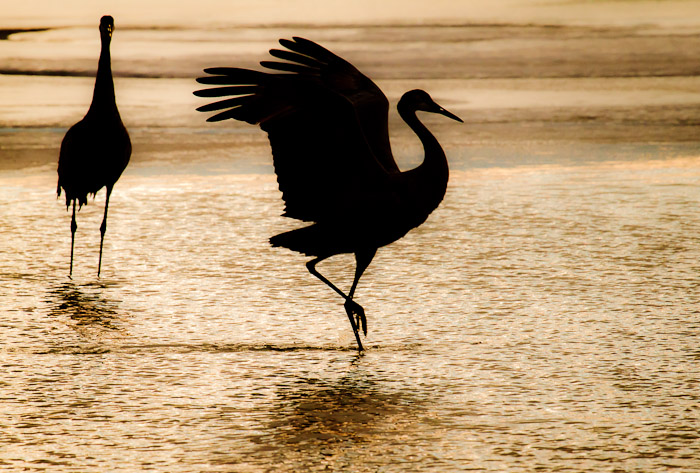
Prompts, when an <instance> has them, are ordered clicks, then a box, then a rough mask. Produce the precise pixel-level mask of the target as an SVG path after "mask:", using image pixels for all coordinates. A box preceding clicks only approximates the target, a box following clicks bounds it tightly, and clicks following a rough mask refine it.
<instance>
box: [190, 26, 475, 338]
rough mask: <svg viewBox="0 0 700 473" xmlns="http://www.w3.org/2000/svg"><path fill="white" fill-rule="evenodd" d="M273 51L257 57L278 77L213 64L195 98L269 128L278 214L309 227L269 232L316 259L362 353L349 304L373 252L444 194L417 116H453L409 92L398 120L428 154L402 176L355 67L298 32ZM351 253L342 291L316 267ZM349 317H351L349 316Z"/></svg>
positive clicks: (375, 103) (361, 317) (439, 164)
mask: <svg viewBox="0 0 700 473" xmlns="http://www.w3.org/2000/svg"><path fill="white" fill-rule="evenodd" d="M280 44H281V45H282V46H284V47H286V48H287V50H278V49H272V50H270V54H271V55H272V56H274V57H276V58H279V59H283V60H285V61H288V62H275V61H263V62H261V65H262V66H264V67H266V68H268V69H273V70H276V71H281V72H279V73H277V72H276V73H268V72H259V71H252V70H247V69H239V68H229V67H219V68H211V69H205V71H204V72H206V73H208V74H211V76H207V77H203V78H199V79H197V81H198V82H200V83H202V84H210V85H226V87H218V88H211V89H205V90H199V91H196V92H195V95H198V96H200V97H224V96H235V97H234V98H228V99H225V100H222V101H219V102H215V103H211V104H209V105H205V106H202V107H199V108H198V109H197V110H199V111H202V112H208V111H213V110H224V111H222V112H220V113H218V114H217V115H214V116H212V117H210V118H208V120H207V121H220V120H225V119H228V118H233V119H236V120H241V121H245V122H248V123H251V124H258V125H260V128H262V129H263V130H264V131H266V132H267V133H268V137H269V140H270V145H271V147H272V155H273V160H274V166H275V172H276V173H277V181H278V183H279V188H280V191H282V198H283V199H284V201H285V203H286V206H285V212H284V214H283V215H284V216H286V217H291V218H295V219H298V220H302V221H306V222H314V223H313V224H311V225H309V226H307V227H304V228H300V229H297V230H292V231H289V232H286V233H282V234H280V235H276V236H274V237H272V238H270V243H272V245H273V246H283V247H285V248H289V249H291V250H294V251H297V252H300V253H303V254H306V255H308V256H314V257H315V258H314V259H312V260H311V261H309V262H308V263H307V264H306V266H307V268H308V269H309V271H310V272H311V274H313V275H314V276H316V277H317V278H319V279H320V280H321V281H323V282H324V283H325V284H327V285H328V286H329V287H331V288H332V289H333V290H334V291H335V292H337V293H338V294H340V295H341V296H342V297H343V298H344V299H345V311H346V312H347V315H348V318H349V319H350V324H351V325H352V329H353V332H354V334H355V339H356V340H357V345H358V348H359V350H360V351H362V350H363V347H362V342H361V341H360V336H359V334H358V331H357V328H358V325H361V327H362V330H363V332H364V333H365V335H367V320H366V318H365V313H364V309H363V308H362V307H361V306H360V305H359V304H358V303H356V302H355V301H354V300H353V297H354V295H355V289H356V288H357V283H358V281H359V280H360V277H361V276H362V273H363V272H364V271H365V269H367V267H368V266H369V264H370V262H371V261H372V258H373V257H374V255H375V253H376V251H377V249H378V248H379V247H381V246H384V245H388V244H389V243H392V242H394V241H396V240H398V239H399V238H401V237H402V236H404V235H405V234H406V233H407V232H408V231H409V230H411V229H412V228H415V227H417V226H418V225H420V224H422V223H423V222H424V221H425V220H426V219H427V218H428V215H429V214H430V213H431V212H432V211H433V210H435V209H436V208H437V206H438V205H439V204H440V202H441V201H442V198H443V197H444V195H445V190H446V188H447V179H448V174H449V171H448V166H447V159H446V158H445V153H444V152H443V150H442V148H441V147H440V144H439V143H438V141H437V140H436V139H435V137H434V136H433V135H432V134H431V133H430V131H428V129H427V128H426V127H425V126H424V125H423V124H422V123H421V122H420V121H419V120H418V118H417V117H416V111H419V110H422V111H426V112H434V113H440V114H442V115H445V116H447V117H449V118H452V119H454V120H457V121H460V122H461V121H462V120H460V119H459V118H458V117H457V116H455V115H453V114H452V113H450V112H448V111H447V110H445V109H443V108H442V107H440V106H439V105H438V104H436V103H435V102H434V101H433V100H432V99H431V98H430V96H429V95H428V94H427V93H426V92H424V91H422V90H411V91H410V92H406V93H405V94H404V95H403V97H401V100H400V101H399V104H398V111H399V114H400V115H401V118H403V119H404V121H405V122H406V123H407V124H408V126H410V127H411V129H413V131H414V132H415V133H416V134H417V135H418V138H420V140H421V141H422V143H423V147H424V150H425V159H424V161H423V163H422V164H421V165H420V166H418V167H417V168H415V169H411V170H410V171H406V172H401V171H400V170H399V168H398V166H397V165H396V162H395V161H394V157H393V155H392V153H391V147H390V145H389V133H388V111H389V102H388V100H387V98H386V97H385V96H384V94H383V93H382V91H381V90H380V89H379V87H377V85H376V84H375V83H374V82H372V81H371V80H370V79H369V78H368V77H366V76H365V75H363V74H362V73H361V72H360V71H358V70H357V69H356V68H355V67H354V66H353V65H352V64H350V63H349V62H347V61H345V60H344V59H342V58H340V57H338V56H336V55H335V54H333V53H332V52H330V51H328V50H327V49H325V48H323V47H321V46H319V45H318V44H316V43H314V42H312V41H309V40H307V39H303V38H297V37H295V38H294V39H293V40H286V39H282V40H280ZM341 253H354V254H355V259H356V268H355V278H354V280H353V283H352V287H351V288H350V292H349V293H348V294H347V295H346V294H345V293H343V292H342V291H341V290H340V289H338V288H337V287H336V286H335V285H334V284H333V283H331V282H330V281H329V280H328V279H326V278H325V277H324V276H323V275H321V274H320V273H319V272H318V271H317V270H316V265H317V264H318V263H319V262H320V261H322V260H324V259H326V258H329V257H331V256H333V255H337V254H341ZM355 317H356V318H357V320H355Z"/></svg>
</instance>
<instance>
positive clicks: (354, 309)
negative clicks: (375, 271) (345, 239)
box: [345, 248, 377, 337]
mask: <svg viewBox="0 0 700 473" xmlns="http://www.w3.org/2000/svg"><path fill="white" fill-rule="evenodd" d="M376 253H377V250H376V248H373V249H371V250H369V251H358V252H357V253H355V279H353V281H352V287H351V288H350V294H348V297H347V299H346V300H345V312H347V313H348V317H352V315H353V314H354V315H356V316H357V326H359V327H362V332H363V333H364V334H365V337H366V336H367V318H366V317H365V310H364V309H363V308H362V306H361V305H360V304H358V303H357V302H355V301H354V300H353V299H352V298H353V297H354V296H355V289H357V283H358V282H360V278H361V277H362V274H363V273H364V272H365V270H366V269H367V267H368V266H369V264H370V263H371V262H372V258H374V255H375V254H376Z"/></svg>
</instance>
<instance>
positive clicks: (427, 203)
mask: <svg viewBox="0 0 700 473" xmlns="http://www.w3.org/2000/svg"><path fill="white" fill-rule="evenodd" d="M398 109H399V115H401V118H403V120H404V121H405V122H406V124H407V125H408V126H410V127H411V129H412V130H413V131H414V133H415V134H416V135H417V136H418V138H419V139H420V140H421V143H423V150H424V151H425V157H424V158H423V162H422V163H421V164H420V165H419V166H418V167H417V168H415V169H411V170H410V171H406V172H405V173H402V174H403V175H404V177H405V178H406V179H407V180H408V181H409V182H410V194H412V195H410V196H408V197H407V198H408V200H409V201H412V202H413V205H414V206H415V207H416V208H417V209H419V210H420V211H419V212H418V213H417V214H416V222H414V224H416V225H419V224H420V223H422V222H423V221H425V219H426V218H427V217H428V215H429V214H430V213H431V212H432V211H433V210H435V209H436V208H437V207H438V205H440V202H442V199H443V198H444V197H445V192H446V191H447V181H448V179H449V174H450V170H449V168H448V166H447V158H446V157H445V152H444V151H443V150H442V146H440V143H438V141H437V139H435V137H434V136H433V134H432V133H430V131H429V130H428V129H427V128H426V127H425V125H423V124H422V123H421V122H420V120H418V117H416V110H415V108H413V107H411V106H408V107H407V106H406V105H405V104H402V103H401V102H399V107H398ZM418 197H419V198H418Z"/></svg>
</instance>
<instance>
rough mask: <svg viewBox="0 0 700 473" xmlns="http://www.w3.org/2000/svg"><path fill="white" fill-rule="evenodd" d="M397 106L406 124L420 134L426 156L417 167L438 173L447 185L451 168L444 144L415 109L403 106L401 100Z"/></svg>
mask: <svg viewBox="0 0 700 473" xmlns="http://www.w3.org/2000/svg"><path fill="white" fill-rule="evenodd" d="M397 108H398V111H399V115H400V116H401V118H403V121H405V122H406V124H407V125H408V126H409V127H411V129H412V130H413V132H414V133H415V134H416V135H417V136H418V138H419V139H420V141H421V143H422V144H423V151H424V152H425V157H424V158H423V162H422V163H421V164H420V166H418V168H417V169H423V170H425V171H428V170H429V171H430V172H431V174H438V175H439V177H441V178H443V179H444V181H445V185H447V178H448V175H449V168H448V166H447V158H446V157H445V152H444V151H443V149H442V146H440V143H438V140H437V139H436V138H435V136H433V134H432V133H431V132H430V130H428V128H427V127H426V126H425V125H423V123H421V121H420V120H419V119H418V117H417V116H416V110H415V109H413V108H411V107H407V106H405V105H403V106H402V104H401V102H399V106H398V107H397ZM435 177H437V176H435ZM435 177H433V178H435Z"/></svg>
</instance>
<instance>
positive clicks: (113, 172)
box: [57, 16, 131, 277]
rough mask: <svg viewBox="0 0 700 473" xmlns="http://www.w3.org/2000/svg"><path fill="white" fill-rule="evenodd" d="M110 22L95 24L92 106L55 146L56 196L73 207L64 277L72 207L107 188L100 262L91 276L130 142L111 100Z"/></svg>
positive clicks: (105, 18) (108, 19)
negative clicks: (97, 42)
mask: <svg viewBox="0 0 700 473" xmlns="http://www.w3.org/2000/svg"><path fill="white" fill-rule="evenodd" d="M113 30H114V20H113V19H112V17H111V16H103V17H102V19H101V20H100V38H101V40H102V50H101V51H100V60H99V63H98V65H97V77H96V79H95V91H94V93H93V95H92V103H91V104H90V109H89V110H88V112H87V114H86V115H85V117H83V119H82V120H80V121H79V122H78V123H76V124H75V125H73V126H72V127H71V128H70V129H69V130H68V132H67V133H66V136H64V137H63V142H62V143H61V153H60V155H59V158H58V189H57V192H58V195H59V196H60V195H61V188H63V191H64V192H65V194H66V208H68V206H70V204H71V202H72V203H73V218H72V220H71V242H70V273H69V274H70V275H72V274H73V246H74V243H75V231H76V230H77V228H78V225H77V224H76V223H75V204H76V201H77V202H78V205H79V208H80V207H82V206H83V204H87V198H88V194H92V195H93V197H94V195H95V194H96V193H97V191H99V190H100V189H102V188H103V187H106V188H107V198H106V200H105V214H104V218H103V219H102V225H101V226H100V234H101V236H100V261H99V263H98V266H97V276H98V277H99V276H100V270H101V269H102V244H103V243H104V237H105V231H106V230H107V208H108V207H109V197H110V195H111V194H112V188H113V187H114V184H115V183H116V182H117V180H118V179H119V176H121V174H122V172H123V171H124V169H125V168H126V166H127V164H129V157H130V156H131V140H130V139H129V133H128V132H127V131H126V128H125V127H124V124H123V123H122V119H121V117H120V116H119V110H117V103H116V101H115V99H114V82H113V80H112V65H111V60H110V54H109V43H110V41H111V40H112V32H113Z"/></svg>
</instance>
